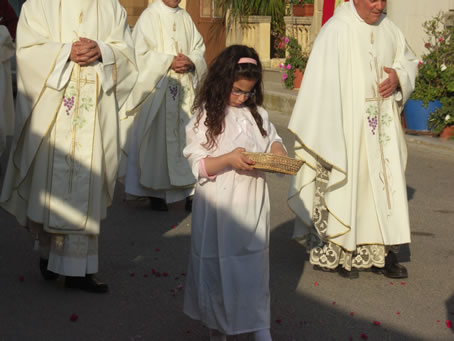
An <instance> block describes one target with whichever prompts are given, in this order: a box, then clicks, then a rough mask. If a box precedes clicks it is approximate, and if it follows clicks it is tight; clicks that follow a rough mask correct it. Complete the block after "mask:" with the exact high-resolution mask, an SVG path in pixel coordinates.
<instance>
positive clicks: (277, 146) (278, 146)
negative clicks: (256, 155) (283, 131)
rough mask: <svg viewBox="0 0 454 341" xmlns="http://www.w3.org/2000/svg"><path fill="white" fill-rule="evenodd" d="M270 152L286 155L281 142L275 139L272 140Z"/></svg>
mask: <svg viewBox="0 0 454 341" xmlns="http://www.w3.org/2000/svg"><path fill="white" fill-rule="evenodd" d="M270 153H271V154H276V155H282V156H288V154H287V152H286V151H285V148H284V146H283V145H282V143H280V142H277V141H275V142H273V144H272V145H271V148H270Z"/></svg>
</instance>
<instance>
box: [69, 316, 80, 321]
mask: <svg viewBox="0 0 454 341" xmlns="http://www.w3.org/2000/svg"><path fill="white" fill-rule="evenodd" d="M78 318H79V316H78V315H77V314H72V315H71V316H70V317H69V320H70V321H71V322H76V321H77V319H78Z"/></svg>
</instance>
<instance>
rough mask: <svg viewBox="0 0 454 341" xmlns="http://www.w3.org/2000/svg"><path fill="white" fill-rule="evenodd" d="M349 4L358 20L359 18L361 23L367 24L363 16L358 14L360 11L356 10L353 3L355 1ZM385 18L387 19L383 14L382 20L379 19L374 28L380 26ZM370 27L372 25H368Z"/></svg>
mask: <svg viewBox="0 0 454 341" xmlns="http://www.w3.org/2000/svg"><path fill="white" fill-rule="evenodd" d="M349 3H350V7H351V8H352V11H353V14H354V15H355V16H356V18H357V19H358V20H359V21H360V22H363V23H366V22H365V21H364V19H363V18H361V16H360V15H359V14H358V11H357V10H356V7H355V4H354V1H353V0H350V1H349ZM384 17H385V15H384V14H383V13H382V15H381V17H380V19H379V20H378V21H377V22H376V23H375V24H373V25H372V26H374V25H378V24H380V23H381V21H382V20H383V18H384ZM368 25H370V24H368Z"/></svg>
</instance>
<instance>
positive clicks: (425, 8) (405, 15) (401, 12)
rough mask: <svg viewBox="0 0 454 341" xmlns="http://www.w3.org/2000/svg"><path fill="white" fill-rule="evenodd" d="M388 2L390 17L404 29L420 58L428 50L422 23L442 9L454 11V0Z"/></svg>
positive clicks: (398, 0)
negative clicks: (425, 44)
mask: <svg viewBox="0 0 454 341" xmlns="http://www.w3.org/2000/svg"><path fill="white" fill-rule="evenodd" d="M387 3H388V16H389V18H390V19H391V20H392V21H393V22H394V23H395V24H396V25H397V26H398V27H399V28H400V29H401V30H402V32H403V34H404V35H405V37H406V38H407V41H408V43H409V45H410V47H411V48H412V49H413V51H414V52H415V53H416V55H417V56H418V57H419V58H421V56H422V55H423V54H424V53H425V52H426V51H425V48H424V41H425V34H424V31H423V28H422V24H423V23H424V22H425V21H426V20H429V19H431V18H432V17H433V16H434V15H436V14H438V13H439V12H440V11H449V10H451V11H454V0H391V1H387Z"/></svg>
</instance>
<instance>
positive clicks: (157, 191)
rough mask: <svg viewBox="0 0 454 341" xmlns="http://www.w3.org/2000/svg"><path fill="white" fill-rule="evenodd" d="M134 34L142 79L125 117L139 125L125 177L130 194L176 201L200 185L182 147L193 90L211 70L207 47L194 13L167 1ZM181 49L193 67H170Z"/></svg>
mask: <svg viewBox="0 0 454 341" xmlns="http://www.w3.org/2000/svg"><path fill="white" fill-rule="evenodd" d="M133 38H134V41H135V49H136V60H137V65H138V68H139V79H138V81H137V83H136V85H135V87H134V90H133V91H132V93H131V96H130V98H129V99H128V101H127V106H126V107H127V109H128V112H127V115H129V119H126V120H124V121H122V124H125V126H128V125H130V124H131V123H132V120H133V119H134V126H133V127H132V129H130V130H129V132H128V133H127V134H128V135H127V139H128V142H127V145H126V146H125V148H124V156H125V158H124V162H123V161H122V163H123V165H122V167H121V168H122V169H121V171H120V176H122V175H123V176H124V175H125V174H126V182H125V184H126V192H127V193H130V194H134V195H140V196H155V197H161V198H163V199H166V201H168V202H172V201H177V200H180V199H182V198H184V197H185V196H188V195H189V194H190V193H191V192H192V191H193V187H194V183H195V179H194V177H193V176H192V173H191V170H190V167H189V165H188V163H187V160H186V159H185V158H184V157H183V154H182V151H183V148H184V146H185V140H186V139H185V126H186V124H187V123H188V122H189V119H190V118H191V113H190V108H191V105H192V102H193V99H194V89H195V86H196V84H197V82H198V81H199V80H200V78H201V77H202V75H203V74H204V73H205V71H206V63H205V58H204V55H205V45H204V44H203V40H202V36H201V35H200V34H199V32H198V31H197V29H196V27H195V25H194V23H193V21H192V19H191V17H190V16H189V14H188V13H187V12H186V11H184V10H183V9H181V8H170V7H168V6H166V5H164V3H162V1H156V2H154V3H153V4H151V5H150V6H149V7H148V8H147V9H146V10H145V11H144V12H143V13H142V15H141V16H140V18H139V20H138V22H137V24H136V26H135V27H134V32H133ZM180 52H181V53H183V54H184V55H186V56H187V57H189V58H190V59H191V61H192V62H193V63H194V65H195V69H194V71H192V72H189V73H185V74H177V73H175V72H174V71H172V70H171V69H170V65H171V63H172V61H173V58H174V56H176V55H177V54H178V53H180ZM132 115H135V116H132ZM128 154H129V155H128ZM126 156H128V158H126ZM126 161H127V162H126ZM126 164H127V166H126ZM126 167H127V171H126Z"/></svg>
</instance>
